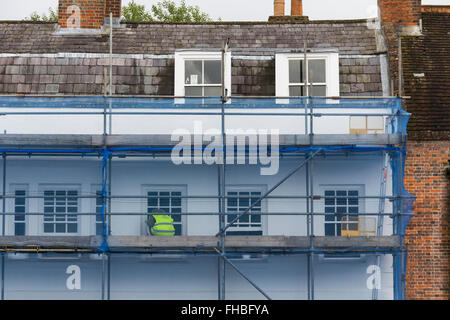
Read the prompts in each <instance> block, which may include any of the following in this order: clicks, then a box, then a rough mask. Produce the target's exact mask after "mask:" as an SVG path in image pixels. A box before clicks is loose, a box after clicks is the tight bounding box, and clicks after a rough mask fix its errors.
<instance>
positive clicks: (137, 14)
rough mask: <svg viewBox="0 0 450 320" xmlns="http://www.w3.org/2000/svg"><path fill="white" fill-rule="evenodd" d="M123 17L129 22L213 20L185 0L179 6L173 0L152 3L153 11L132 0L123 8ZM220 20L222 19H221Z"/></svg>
mask: <svg viewBox="0 0 450 320" xmlns="http://www.w3.org/2000/svg"><path fill="white" fill-rule="evenodd" d="M122 18H123V20H124V21H128V22H150V21H160V22H209V21H212V19H211V18H210V16H209V15H208V14H207V13H204V12H202V11H201V10H200V8H199V7H198V6H188V5H186V2H185V0H183V1H182V2H181V4H180V5H179V6H178V5H177V4H176V3H175V1H173V0H163V1H160V2H159V3H157V4H156V5H152V9H151V12H148V11H147V10H146V9H145V6H144V5H138V4H136V3H135V2H134V0H133V1H131V2H130V3H129V4H128V6H124V7H123V8H122ZM219 21H220V19H219Z"/></svg>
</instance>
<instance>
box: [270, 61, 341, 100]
mask: <svg viewBox="0 0 450 320" xmlns="http://www.w3.org/2000/svg"><path fill="white" fill-rule="evenodd" d="M304 59H305V55H304V54H299V53H278V54H276V55H275V68H276V79H275V81H276V96H279V97H288V96H289V97H306V96H308V95H309V96H313V97H326V96H339V57H338V54H337V53H308V55H307V61H308V63H307V65H306V64H305V63H304Z"/></svg>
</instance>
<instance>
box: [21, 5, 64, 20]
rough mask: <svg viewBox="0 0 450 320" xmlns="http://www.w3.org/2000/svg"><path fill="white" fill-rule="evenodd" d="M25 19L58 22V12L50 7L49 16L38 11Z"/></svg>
mask: <svg viewBox="0 0 450 320" xmlns="http://www.w3.org/2000/svg"><path fill="white" fill-rule="evenodd" d="M24 20H27V21H44V22H58V12H57V11H56V10H53V8H48V16H47V15H46V14H45V13H42V16H40V15H39V14H38V13H37V12H36V11H35V12H33V13H32V14H31V15H30V16H29V17H28V18H25V19H24Z"/></svg>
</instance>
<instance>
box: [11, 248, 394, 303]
mask: <svg viewBox="0 0 450 320" xmlns="http://www.w3.org/2000/svg"><path fill="white" fill-rule="evenodd" d="M93 256H96V255H88V254H85V255H83V256H80V257H78V256H72V257H75V258H74V259H67V258H68V256H66V258H65V259H59V260H55V259H52V260H47V259H42V257H41V258H39V257H38V256H37V255H36V254H28V255H27V256H26V257H25V259H20V258H21V257H18V256H17V255H16V256H14V255H13V254H9V255H8V256H7V258H6V267H5V279H6V282H5V289H6V290H5V297H6V299H8V300H14V299H57V300H60V299H101V283H102V273H101V272H102V271H101V270H102V261H101V260H93V259H92V258H91V257H93ZM22 257H23V256H22ZM69 257H70V256H69ZM217 261H218V257H216V256H213V255H211V256H195V257H192V256H178V257H175V258H167V257H156V256H152V257H150V256H145V255H112V258H111V299H158V300H171V299H217V274H218V273H217ZM374 261H375V256H373V255H372V256H369V255H367V256H364V255H363V256H361V257H360V258H357V259H343V258H340V259H325V258H323V256H321V255H320V256H319V255H316V256H315V262H314V274H315V276H314V283H315V288H314V289H315V290H314V292H315V299H317V300H321V299H336V300H346V299H355V300H370V299H371V295H372V290H370V289H369V288H368V287H367V279H368V278H369V276H370V274H368V273H366V270H367V267H368V266H370V265H372V264H374ZM233 262H234V263H235V265H236V266H238V267H239V269H240V270H241V271H242V272H243V273H244V274H246V275H247V276H248V277H250V279H252V281H254V282H255V283H256V284H257V285H258V286H259V287H260V288H262V289H263V290H264V291H265V292H266V293H267V294H268V295H269V296H270V297H271V298H273V299H307V291H306V290H307V281H306V280H307V269H306V257H305V256H304V255H291V256H269V257H265V258H262V259H260V260H258V261H236V260H235V261H233ZM381 262H382V263H381V270H382V272H381V289H380V291H379V299H381V300H383V299H392V298H393V294H392V292H393V290H392V287H393V285H392V283H393V281H392V279H393V278H392V256H390V255H384V256H382V259H381ZM71 265H76V266H78V267H79V268H80V271H81V277H80V280H81V288H80V289H75V290H70V289H68V288H67V286H66V281H67V278H68V277H69V275H68V274H67V273H66V270H67V267H68V266H71ZM226 268H227V271H226V299H264V297H263V296H262V295H261V294H260V293H259V292H257V291H256V290H255V289H254V288H253V287H252V286H251V285H250V284H249V283H248V282H247V281H246V280H245V279H243V278H242V277H241V276H240V275H239V274H237V273H236V272H235V271H234V270H233V269H232V268H230V267H229V266H227V267H226Z"/></svg>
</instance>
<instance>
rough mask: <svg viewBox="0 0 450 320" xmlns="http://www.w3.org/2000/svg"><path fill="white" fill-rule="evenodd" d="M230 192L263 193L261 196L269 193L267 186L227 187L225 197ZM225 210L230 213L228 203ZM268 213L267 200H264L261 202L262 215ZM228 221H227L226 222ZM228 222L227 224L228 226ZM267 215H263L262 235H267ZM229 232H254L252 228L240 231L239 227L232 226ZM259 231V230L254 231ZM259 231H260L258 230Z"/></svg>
mask: <svg viewBox="0 0 450 320" xmlns="http://www.w3.org/2000/svg"><path fill="white" fill-rule="evenodd" d="M228 192H261V196H262V195H263V194H265V193H266V192H267V185H242V184H240V185H226V186H225V195H228ZM225 210H226V211H228V203H227V202H226V203H225ZM266 212H267V199H263V200H262V201H261V213H266ZM226 221H227V220H226ZM227 223H228V222H226V224H227ZM267 229H268V228H267V215H261V231H262V235H263V236H265V235H267ZM227 231H252V230H251V227H250V228H249V229H247V228H245V230H242V229H239V227H235V226H231V227H229V228H228V229H227ZM253 231H257V230H253ZM258 231H259V229H258Z"/></svg>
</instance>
